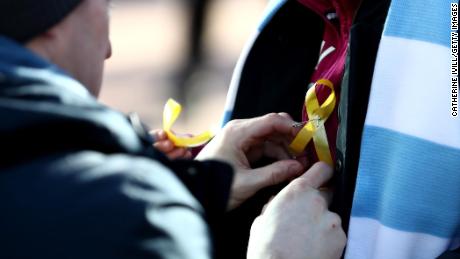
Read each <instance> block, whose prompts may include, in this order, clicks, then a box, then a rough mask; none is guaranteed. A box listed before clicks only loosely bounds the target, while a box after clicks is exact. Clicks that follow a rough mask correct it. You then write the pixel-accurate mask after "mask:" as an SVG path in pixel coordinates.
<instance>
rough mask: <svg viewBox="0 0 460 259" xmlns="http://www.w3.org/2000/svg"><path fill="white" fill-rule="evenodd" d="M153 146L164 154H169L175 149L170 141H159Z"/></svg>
mask: <svg viewBox="0 0 460 259" xmlns="http://www.w3.org/2000/svg"><path fill="white" fill-rule="evenodd" d="M153 146H154V147H155V148H156V149H158V150H160V151H161V152H163V153H169V152H171V151H173V149H174V144H173V143H172V142H171V141H170V140H162V141H158V142H156V143H154V144H153Z"/></svg>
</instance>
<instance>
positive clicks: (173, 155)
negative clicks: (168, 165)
mask: <svg viewBox="0 0 460 259" xmlns="http://www.w3.org/2000/svg"><path fill="white" fill-rule="evenodd" d="M186 153H187V149H185V148H176V149H174V150H173V151H171V152H168V153H167V154H166V155H167V156H168V157H169V159H171V160H174V159H178V158H184V157H185V155H186Z"/></svg>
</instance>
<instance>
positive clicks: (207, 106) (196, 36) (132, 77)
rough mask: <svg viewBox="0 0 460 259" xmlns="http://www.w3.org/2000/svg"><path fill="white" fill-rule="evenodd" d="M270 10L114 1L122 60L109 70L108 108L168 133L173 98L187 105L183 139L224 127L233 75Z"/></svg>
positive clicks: (248, 0) (222, 2)
mask: <svg viewBox="0 0 460 259" xmlns="http://www.w3.org/2000/svg"><path fill="white" fill-rule="evenodd" d="M266 4H267V0H207V1H203V0H118V1H114V4H113V7H112V11H111V26H112V27H111V39H112V44H113V53H114V54H113V56H112V58H111V59H110V60H109V61H108V62H107V66H106V76H105V78H104V86H103V90H102V93H101V101H102V102H103V103H105V104H107V105H109V106H111V107H113V108H115V109H117V110H120V111H122V112H125V113H127V112H137V113H138V114H139V115H140V117H141V118H142V119H143V121H144V122H145V123H146V124H147V125H148V126H150V127H151V128H152V129H154V128H161V126H162V125H161V123H162V112H163V106H164V104H165V103H166V101H167V100H168V98H170V97H172V98H174V99H176V100H177V101H179V102H180V103H181V104H183V113H182V115H181V117H180V118H179V120H178V122H177V123H176V124H175V126H174V130H175V131H177V132H179V133H192V134H196V133H200V132H201V131H204V130H207V129H209V128H210V127H212V126H216V125H218V124H219V123H220V119H221V115H222V113H223V109H224V104H225V97H226V94H227V90H228V85H229V83H230V79H231V75H232V72H233V68H234V66H235V64H236V61H237V58H238V56H239V54H240V52H241V50H242V48H243V46H244V44H245V42H246V40H247V38H248V37H249V36H250V34H251V33H253V32H254V30H255V29H256V26H257V24H258V21H259V19H260V17H261V15H262V12H263V10H264V8H265V6H266ZM203 18H204V19H203ZM200 28H202V29H200Z"/></svg>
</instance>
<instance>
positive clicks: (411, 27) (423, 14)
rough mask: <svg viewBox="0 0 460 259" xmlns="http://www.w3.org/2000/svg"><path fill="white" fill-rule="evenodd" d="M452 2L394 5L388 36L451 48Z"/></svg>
mask: <svg viewBox="0 0 460 259" xmlns="http://www.w3.org/2000/svg"><path fill="white" fill-rule="evenodd" d="M450 3H451V0H410V1H394V2H393V3H392V6H391V9H390V12H389V14H388V19H387V24H386V28H385V31H384V35H387V36H394V37H401V38H406V39H414V40H420V41H426V42H431V43H435V44H441V45H444V46H447V47H449V46H450Z"/></svg>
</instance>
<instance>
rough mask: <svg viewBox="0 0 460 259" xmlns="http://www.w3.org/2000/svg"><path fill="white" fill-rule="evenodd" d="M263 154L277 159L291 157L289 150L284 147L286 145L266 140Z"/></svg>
mask: <svg viewBox="0 0 460 259" xmlns="http://www.w3.org/2000/svg"><path fill="white" fill-rule="evenodd" d="M263 148H264V150H263V154H264V155H265V156H266V157H269V158H274V159H277V160H286V159H291V158H292V157H291V154H290V153H289V151H288V150H287V149H286V148H285V147H284V145H279V144H276V143H273V142H269V141H267V142H265V144H264V147H263Z"/></svg>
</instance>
